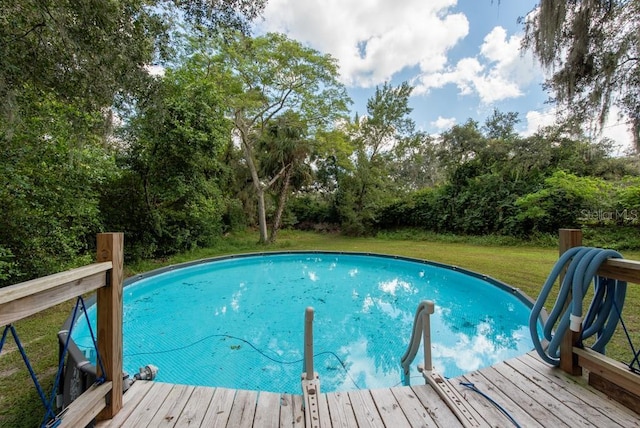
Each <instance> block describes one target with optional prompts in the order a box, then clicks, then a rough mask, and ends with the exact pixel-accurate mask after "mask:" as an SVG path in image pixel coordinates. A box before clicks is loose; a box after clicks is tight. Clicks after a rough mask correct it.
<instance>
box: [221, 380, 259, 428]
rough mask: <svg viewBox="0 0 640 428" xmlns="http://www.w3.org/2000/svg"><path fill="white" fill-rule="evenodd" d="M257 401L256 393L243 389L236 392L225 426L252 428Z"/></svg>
mask: <svg viewBox="0 0 640 428" xmlns="http://www.w3.org/2000/svg"><path fill="white" fill-rule="evenodd" d="M257 400H258V392H257V391H247V390H243V389H241V390H238V391H236V396H235V398H234V400H233V406H231V413H230V414H229V422H227V425H228V426H230V427H252V426H253V416H254V415H255V413H256V402H257Z"/></svg>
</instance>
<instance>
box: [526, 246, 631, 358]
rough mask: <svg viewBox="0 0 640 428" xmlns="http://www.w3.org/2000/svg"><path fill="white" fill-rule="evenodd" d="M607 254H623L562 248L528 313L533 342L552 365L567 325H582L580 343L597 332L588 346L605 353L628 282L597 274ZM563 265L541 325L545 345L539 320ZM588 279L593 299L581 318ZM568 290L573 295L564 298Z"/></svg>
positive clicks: (586, 248) (591, 249)
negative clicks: (543, 343)
mask: <svg viewBox="0 0 640 428" xmlns="http://www.w3.org/2000/svg"><path fill="white" fill-rule="evenodd" d="M609 258H615V259H620V258H622V255H620V253H618V252H617V251H613V250H604V249H601V248H590V247H574V248H571V249H569V250H568V251H567V252H565V253H564V254H563V255H562V256H561V257H560V259H559V260H558V261H557V262H556V264H555V266H554V267H553V269H552V270H551V273H550V274H549V277H548V278H547V280H546V282H545V283H544V285H543V286H542V290H541V291H540V295H539V296H538V299H537V300H536V302H535V304H534V306H533V308H532V309H531V316H530V317H529V331H530V332H531V338H532V340H533V344H534V346H535V349H536V351H537V352H538V354H539V355H540V357H541V358H542V359H543V360H544V361H546V362H547V363H549V364H551V365H555V366H557V365H559V364H560V343H561V342H562V337H563V336H564V335H565V333H566V331H567V329H568V328H570V329H571V330H572V331H575V332H578V331H580V330H581V329H582V334H581V335H580V344H579V345H580V346H581V345H582V341H583V340H585V339H587V338H590V337H592V336H593V335H596V340H595V342H594V343H593V345H591V349H593V350H594V351H596V352H599V353H601V354H604V353H605V346H606V345H607V343H608V342H609V340H610V339H611V336H613V333H614V332H615V329H616V326H617V325H618V321H619V319H620V313H621V312H622V307H623V305H624V299H625V295H626V291H627V283H626V282H624V281H618V280H613V279H610V278H603V277H599V276H596V272H597V271H598V269H599V268H600V265H601V264H602V263H604V262H605V261H606V260H607V259H609ZM567 264H568V266H567ZM565 266H566V267H567V271H566V273H565V276H564V279H563V281H562V283H561V284H560V290H559V292H558V297H557V298H556V302H555V304H554V306H553V309H552V310H551V312H550V313H549V317H548V319H547V320H546V322H545V323H544V325H543V326H542V330H543V337H544V339H546V340H547V341H548V342H549V343H548V346H547V347H546V349H545V347H544V346H543V345H542V341H541V338H540V335H539V331H538V320H539V318H540V313H541V311H542V308H543V307H544V304H545V302H546V300H547V298H548V297H549V293H550V291H551V289H552V288H553V285H554V283H555V282H556V279H557V278H558V276H560V274H561V272H562V270H563V269H564V268H565ZM591 283H593V284H594V287H595V288H594V291H593V299H592V300H591V303H590V304H589V307H588V309H587V312H586V315H585V316H584V318H583V316H582V307H583V300H584V297H585V294H586V293H587V291H588V289H589V286H590V284H591ZM569 291H571V294H572V296H571V300H570V301H567V300H568V297H569ZM556 324H557V327H555V330H554V326H556Z"/></svg>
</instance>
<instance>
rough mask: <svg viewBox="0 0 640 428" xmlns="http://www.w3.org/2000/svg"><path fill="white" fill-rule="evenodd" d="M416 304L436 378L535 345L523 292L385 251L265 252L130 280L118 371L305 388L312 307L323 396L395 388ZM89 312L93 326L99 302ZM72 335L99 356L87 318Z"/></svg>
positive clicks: (213, 382)
mask: <svg viewBox="0 0 640 428" xmlns="http://www.w3.org/2000/svg"><path fill="white" fill-rule="evenodd" d="M422 300H432V301H434V303H435V308H436V309H435V314H434V315H432V316H431V338H432V341H433V343H432V349H433V365H434V370H435V371H437V372H439V373H441V374H442V375H443V376H446V377H455V376H459V375H461V374H464V373H466V372H469V371H473V370H476V369H479V368H482V367H485V366H488V365H491V364H493V363H496V362H499V361H503V360H505V359H508V358H511V357H514V356H517V355H522V354H524V353H526V352H528V351H530V350H531V349H532V348H533V344H532V341H531V337H530V335H529V330H528V319H529V314H530V305H529V304H528V302H527V300H526V298H525V297H523V296H522V295H520V293H519V292H517V290H514V289H512V288H510V287H508V286H506V285H504V284H501V283H499V282H497V281H495V280H492V279H490V278H486V277H483V276H481V275H476V274H473V273H471V272H468V271H464V270H461V269H456V268H451V267H447V266H442V265H437V264H433V263H429V262H423V261H420V260H412V259H406V258H397V257H390V256H378V255H364V254H343V253H320V252H313V253H308V252H307V253H296V252H293V253H265V254H259V255H248V256H236V257H227V258H221V259H214V260H209V261H201V262H197V263H191V264H188V265H180V266H175V267H172V268H166V269H162V270H160V271H154V272H151V273H149V274H146V275H139V276H137V277H134V278H131V279H130V280H129V281H128V285H127V286H126V287H125V289H124V347H123V353H124V370H125V371H126V372H128V373H130V374H133V373H137V372H138V369H139V368H140V367H143V366H145V365H148V364H153V365H155V366H157V367H158V368H159V372H158V377H157V379H156V380H158V381H162V382H170V383H178V384H190V385H207V386H221V387H228V388H236V389H251V390H262V391H272V392H287V393H300V391H301V387H300V375H301V373H302V371H303V367H302V359H303V344H304V337H303V336H304V335H303V331H304V312H305V308H306V307H308V306H312V307H313V308H314V309H315V318H314V326H313V332H314V352H315V355H316V356H315V358H314V364H315V371H316V372H317V373H318V375H319V377H320V385H321V390H322V391H323V392H330V391H346V390H352V389H358V388H379V387H389V386H394V385H399V384H400V383H401V379H402V376H401V374H402V371H401V367H400V358H401V357H402V355H403V354H404V352H405V350H406V348H407V345H408V342H409V338H410V336H411V330H412V325H413V319H414V314H415V310H416V308H417V306H418V304H419V303H420V301H422ZM87 313H88V315H89V318H90V319H91V320H92V321H91V322H92V324H93V325H94V331H95V305H93V306H90V307H89V308H88V309H87ZM72 338H73V339H74V341H75V343H76V344H77V345H78V346H79V347H80V349H81V350H83V351H84V353H85V355H87V356H88V357H89V358H90V359H95V355H94V351H93V345H92V341H91V338H90V334H89V330H88V327H87V325H86V321H85V320H84V317H80V318H79V321H78V322H77V323H76V326H75V327H74V329H73V332H72ZM421 362H422V351H420V352H419V353H418V355H417V357H416V361H415V362H414V364H413V365H412V369H411V370H412V371H411V376H412V377H416V378H420V374H419V373H418V372H417V370H416V365H417V364H418V363H421ZM414 382H422V381H421V380H419V379H416V380H414Z"/></svg>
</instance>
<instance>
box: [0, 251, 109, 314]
mask: <svg viewBox="0 0 640 428" xmlns="http://www.w3.org/2000/svg"><path fill="white" fill-rule="evenodd" d="M112 267H113V263H112V262H110V261H109V262H101V263H93V264H90V265H87V266H82V267H79V268H76V269H71V270H68V271H65V272H60V273H55V274H53V275H49V276H44V277H42V278H36V279H32V280H30V281H25V282H21V283H19V284H14V285H10V286H8V287H3V288H0V305H2V304H5V303H9V302H12V301H15V300H18V299H22V298H24V297H29V296H33V295H36V294H40V293H42V292H45V291H48V290H51V289H53V288H56V287H59V286H61V285H64V284H68V283H70V282H74V281H80V280H82V279H84V278H87V277H90V276H92V275H95V274H97V273H101V272H106V271H108V270H110V269H111V268H112Z"/></svg>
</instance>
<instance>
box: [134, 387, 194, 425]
mask: <svg viewBox="0 0 640 428" xmlns="http://www.w3.org/2000/svg"><path fill="white" fill-rule="evenodd" d="M194 389H195V386H191V385H174V386H173V389H172V390H171V391H170V392H169V394H168V395H167V398H166V399H165V400H164V403H163V405H162V407H160V408H159V409H158V411H157V412H156V414H155V415H154V416H153V418H152V419H151V420H150V421H149V422H148V423H147V425H146V426H148V427H152V428H155V427H173V426H174V425H175V424H176V422H177V421H178V418H179V417H180V415H181V414H182V410H183V409H184V407H185V406H186V405H187V402H188V401H189V398H190V397H191V394H193V390H194Z"/></svg>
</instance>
